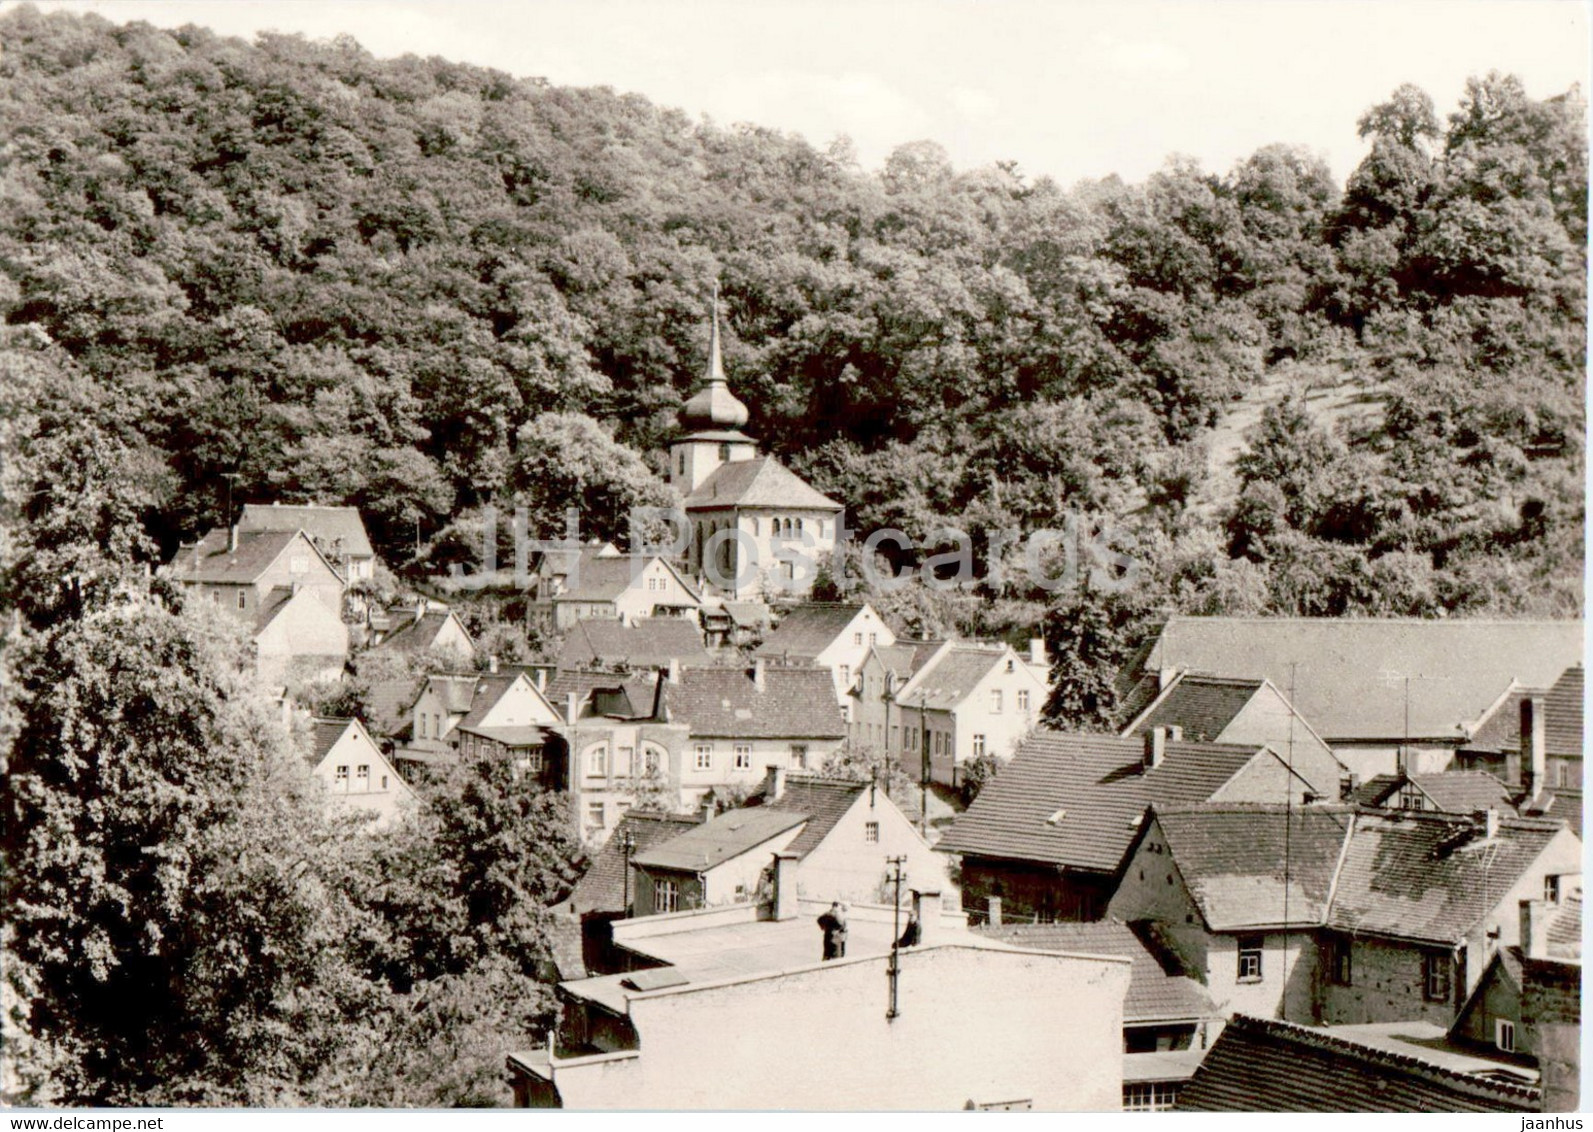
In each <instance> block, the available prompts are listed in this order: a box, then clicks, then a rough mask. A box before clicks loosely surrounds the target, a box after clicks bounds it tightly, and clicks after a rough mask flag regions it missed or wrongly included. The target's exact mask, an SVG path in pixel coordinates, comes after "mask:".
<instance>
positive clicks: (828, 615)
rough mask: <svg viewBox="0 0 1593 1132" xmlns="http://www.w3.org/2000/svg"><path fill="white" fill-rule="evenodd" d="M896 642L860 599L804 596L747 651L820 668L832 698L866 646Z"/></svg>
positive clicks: (841, 697)
mask: <svg viewBox="0 0 1593 1132" xmlns="http://www.w3.org/2000/svg"><path fill="white" fill-rule="evenodd" d="M895 643H896V634H895V633H893V632H891V627H890V626H889V625H887V624H885V620H884V618H882V617H880V615H879V614H878V613H877V612H875V610H874V607H873V606H871V605H869V604H868V603H866V602H808V603H807V604H804V605H798V606H795V607H793V608H792V609H791V610H789V611H788V612H787V613H786V614H785V615H784V616H783V617H781V618H780V621H779V624H777V625H776V626H775V628H774V631H773V632H772V633H770V634H769V635H768V636H766V637H765V638H764V639H763V643H762V644H761V645H759V646H758V648H757V650H756V651H754V653H753V654H752V655H753V656H754V657H757V658H760V659H762V660H765V661H767V662H768V663H769V664H778V665H798V666H805V667H818V668H826V669H828V670H829V671H830V673H831V676H832V678H833V679H834V681H835V697H836V701H837V702H838V703H846V702H848V700H849V696H848V694H847V693H848V690H849V689H850V688H851V686H852V681H853V679H854V678H855V677H856V674H857V672H858V670H859V669H860V668H861V666H862V663H863V658H864V657H865V656H867V655H868V650H869V649H871V648H874V647H876V646H881V645H891V644H895Z"/></svg>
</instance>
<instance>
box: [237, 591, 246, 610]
mask: <svg viewBox="0 0 1593 1132" xmlns="http://www.w3.org/2000/svg"><path fill="white" fill-rule="evenodd" d="M238 608H239V609H248V608H249V591H248V590H239V591H238Z"/></svg>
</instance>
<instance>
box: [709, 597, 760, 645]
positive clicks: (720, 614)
mask: <svg viewBox="0 0 1593 1132" xmlns="http://www.w3.org/2000/svg"><path fill="white" fill-rule="evenodd" d="M698 616H699V617H700V619H701V620H702V628H703V635H704V636H705V637H706V639H707V641H708V643H709V645H711V646H713V647H714V648H736V649H741V648H755V647H756V646H757V645H758V644H760V643H761V642H762V641H763V638H764V637H765V636H766V635H767V634H768V632H769V628H770V625H771V624H772V622H773V617H772V615H771V614H770V612H769V607H768V606H767V605H765V604H764V603H763V602H761V601H713V602H705V603H704V604H703V607H702V609H701V610H699V611H698Z"/></svg>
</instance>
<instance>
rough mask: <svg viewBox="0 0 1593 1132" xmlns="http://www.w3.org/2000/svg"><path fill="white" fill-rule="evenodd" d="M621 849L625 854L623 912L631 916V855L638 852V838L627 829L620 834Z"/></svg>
mask: <svg viewBox="0 0 1593 1132" xmlns="http://www.w3.org/2000/svg"><path fill="white" fill-rule="evenodd" d="M620 849H621V850H622V851H623V852H624V854H625V904H624V907H623V909H622V910H623V911H624V913H625V915H626V916H627V917H628V916H629V915H630V914H631V854H632V853H634V852H636V836H635V835H634V834H633V833H631V831H630V830H629V829H626V830H625V831H624V832H622V833H621V834H620Z"/></svg>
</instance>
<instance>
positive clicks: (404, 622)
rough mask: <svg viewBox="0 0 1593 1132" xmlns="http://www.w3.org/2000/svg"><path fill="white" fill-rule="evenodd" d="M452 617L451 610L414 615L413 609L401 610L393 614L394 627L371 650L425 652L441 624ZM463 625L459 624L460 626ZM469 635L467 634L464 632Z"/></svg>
mask: <svg viewBox="0 0 1593 1132" xmlns="http://www.w3.org/2000/svg"><path fill="white" fill-rule="evenodd" d="M453 617H454V614H453V611H452V610H447V609H444V610H441V611H437V610H430V611H428V612H426V613H423V614H421V615H420V616H419V617H416V616H415V611H414V610H413V609H406V610H401V611H399V612H397V613H395V614H394V615H393V620H394V623H395V624H397V625H398V627H397V628H396V629H394V630H393V631H392V632H390V633H388V634H387V636H386V637H385V638H384V639H383V640H382V643H381V644H379V645H377V646H376V648H375V649H373V650H372V651H379V650H390V651H394V652H425V651H426V650H427V649H430V648H435V647H436V645H437V634H439V633H441V632H442V630H443V626H445V625H447V624H448V622H449V620H450V619H452V618H453ZM462 627H463V626H461V628H462ZM465 635H466V637H467V638H468V637H469V634H468V633H466V634H465Z"/></svg>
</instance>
